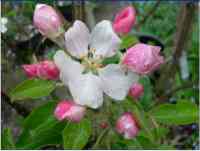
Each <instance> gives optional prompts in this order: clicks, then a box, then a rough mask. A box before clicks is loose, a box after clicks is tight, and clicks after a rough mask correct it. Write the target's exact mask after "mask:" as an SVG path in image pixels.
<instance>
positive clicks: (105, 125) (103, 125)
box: [99, 122, 108, 129]
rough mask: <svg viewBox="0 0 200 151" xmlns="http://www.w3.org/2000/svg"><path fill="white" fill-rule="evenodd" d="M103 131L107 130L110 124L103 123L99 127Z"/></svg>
mask: <svg viewBox="0 0 200 151" xmlns="http://www.w3.org/2000/svg"><path fill="white" fill-rule="evenodd" d="M99 126H100V127H101V128H102V129H105V128H107V127H108V123H107V122H101V123H100V125H99Z"/></svg>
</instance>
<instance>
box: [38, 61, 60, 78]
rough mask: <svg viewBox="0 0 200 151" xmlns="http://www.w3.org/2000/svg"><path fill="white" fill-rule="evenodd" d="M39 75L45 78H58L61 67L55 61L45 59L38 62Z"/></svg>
mask: <svg viewBox="0 0 200 151" xmlns="http://www.w3.org/2000/svg"><path fill="white" fill-rule="evenodd" d="M37 76H38V77H40V78H43V79H49V80H57V79H58V77H59V69H58V68H57V66H56V65H55V63H54V62H53V61H48V60H45V61H42V62H40V63H39V64H38V67H37Z"/></svg>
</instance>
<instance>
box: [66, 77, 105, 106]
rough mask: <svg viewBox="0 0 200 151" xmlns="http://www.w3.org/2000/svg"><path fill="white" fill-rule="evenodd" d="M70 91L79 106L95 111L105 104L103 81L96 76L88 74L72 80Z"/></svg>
mask: <svg viewBox="0 0 200 151" xmlns="http://www.w3.org/2000/svg"><path fill="white" fill-rule="evenodd" d="M69 89H70V92H71V94H72V96H73V99H74V101H75V102H76V103H77V104H80V105H86V106H88V107H91V108H94V109H96V108H98V107H100V106H101V105H102V104H103V91H102V88H101V80H100V79H99V77H97V76H96V75H93V74H91V73H88V74H83V75H81V76H80V77H78V78H74V79H73V80H70V81H69Z"/></svg>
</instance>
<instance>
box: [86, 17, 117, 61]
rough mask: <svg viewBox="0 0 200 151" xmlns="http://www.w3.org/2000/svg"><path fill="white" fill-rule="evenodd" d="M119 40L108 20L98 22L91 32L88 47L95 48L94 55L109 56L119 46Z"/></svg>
mask: <svg viewBox="0 0 200 151" xmlns="http://www.w3.org/2000/svg"><path fill="white" fill-rule="evenodd" d="M120 43H121V40H120V38H119V37H118V36H117V34H116V33H115V32H114V31H113V29H112V25H111V22H110V21H108V20H104V21H101V22H100V23H98V24H97V25H96V26H95V27H94V29H93V31H92V34H91V38H90V48H92V49H95V57H96V58H98V57H99V56H101V57H111V56H113V55H114V54H115V52H116V50H117V49H118V48H119V47H120Z"/></svg>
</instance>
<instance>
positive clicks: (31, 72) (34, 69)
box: [22, 64, 37, 78]
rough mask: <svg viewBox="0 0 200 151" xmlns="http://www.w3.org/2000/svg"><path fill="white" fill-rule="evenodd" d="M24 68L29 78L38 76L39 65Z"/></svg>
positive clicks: (23, 66)
mask: <svg viewBox="0 0 200 151" xmlns="http://www.w3.org/2000/svg"><path fill="white" fill-rule="evenodd" d="M22 68H23V69H24V72H25V73H26V75H27V76H28V77H29V78H33V77H36V76H37V64H30V65H22Z"/></svg>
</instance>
